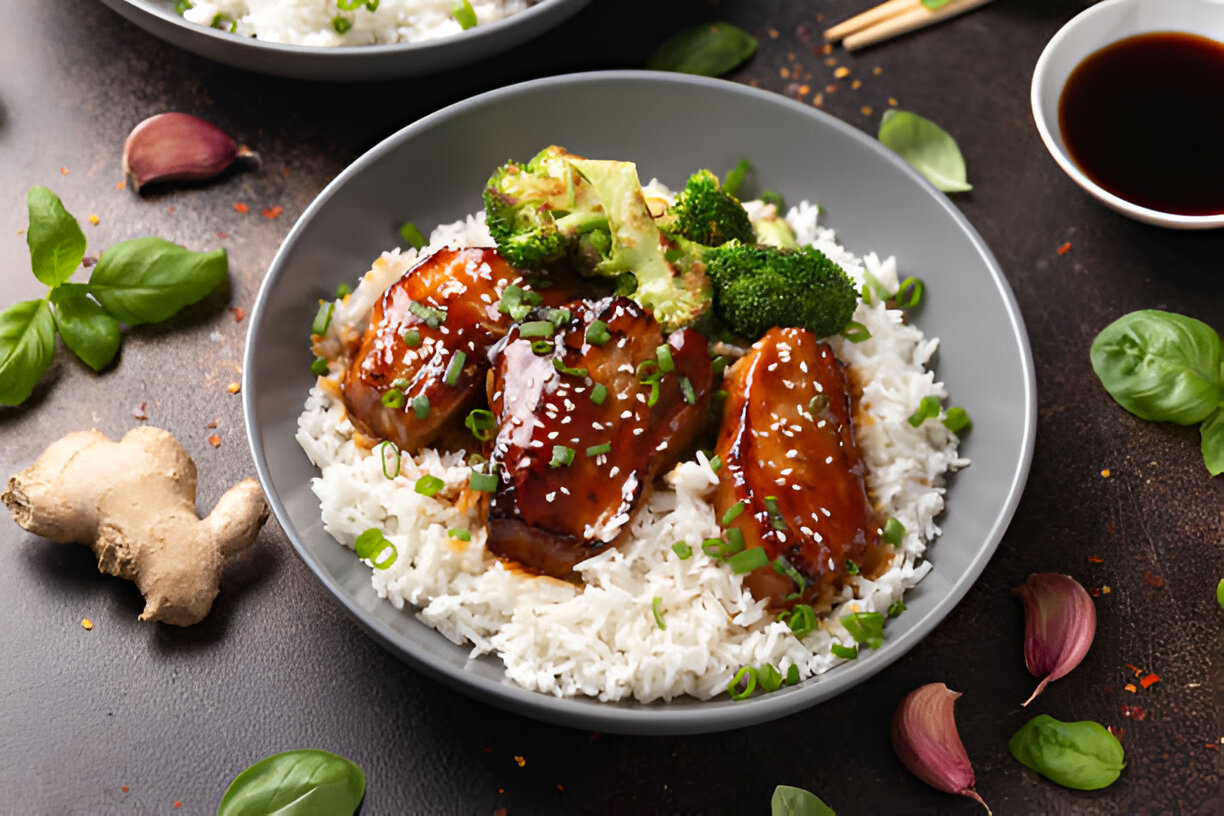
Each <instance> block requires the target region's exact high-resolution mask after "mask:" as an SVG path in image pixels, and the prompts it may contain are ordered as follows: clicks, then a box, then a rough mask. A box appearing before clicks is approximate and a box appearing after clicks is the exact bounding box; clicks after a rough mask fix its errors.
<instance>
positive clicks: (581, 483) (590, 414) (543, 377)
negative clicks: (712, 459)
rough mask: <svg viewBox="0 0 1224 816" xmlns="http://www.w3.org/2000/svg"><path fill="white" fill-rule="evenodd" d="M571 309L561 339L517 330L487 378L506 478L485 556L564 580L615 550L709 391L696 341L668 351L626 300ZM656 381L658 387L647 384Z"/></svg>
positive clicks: (529, 328) (701, 341)
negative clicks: (589, 561) (579, 567)
mask: <svg viewBox="0 0 1224 816" xmlns="http://www.w3.org/2000/svg"><path fill="white" fill-rule="evenodd" d="M568 308H569V311H570V313H571V315H572V322H570V323H569V324H568V325H567V326H565V327H563V328H562V329H561V330H560V331H559V332H558V333H557V334H556V335H555V336H554V334H553V332H551V331H548V332H547V334H546V336H544V335H537V334H535V332H536V331H539V330H540V328H541V327H540V325H539V322H538V321H537V322H534V323H531V322H529V323H526V324H522V325H519V326H515V327H514V328H513V329H512V330H511V331H510V333H509V335H507V337H506V341H505V345H504V347H503V348H502V349H501V352H500V354H499V355H497V361H496V363H495V364H494V367H493V371H492V374H491V375H490V377H489V405H490V407H491V408H492V411H493V416H494V418H495V420H496V422H497V426H498V431H497V436H496V437H495V439H494V442H493V446H492V459H493V461H494V463H495V464H496V466H497V467H498V468H499V470H500V474H501V478H500V485H499V487H498V490H497V492H496V493H495V494H494V496H493V500H492V502H491V504H490V508H489V538H488V547H489V549H490V550H491V551H493V552H494V553H496V554H498V555H501V556H503V557H506V558H510V559H513V560H515V561H518V562H519V563H521V564H523V565H526V566H528V567H530V568H533V569H535V570H539V571H540V572H543V573H545V574H548V575H553V576H557V577H567V576H572V572H573V567H574V565H575V564H577V563H578V562H580V561H583V560H585V559H586V558H589V557H591V556H593V555H595V554H596V553H599V552H601V551H602V550H603V549H604V548H605V547H607V546H613V545H615V544H617V543H619V541H620V540H621V539H622V537H623V535H624V534H625V533H626V531H627V530H628V529H629V522H630V519H631V518H632V517H633V514H634V512H635V511H636V510H637V509H638V507H640V506H641V504H642V503H643V502H644V501H645V499H646V497H647V495H648V494H649V491H650V486H651V483H652V482H653V480H654V478H655V475H656V474H657V473H659V472H660V471H661V470H662V469H663V468H665V467H667V466H668V465H669V464H670V463H672V462H674V461H676V460H677V458H678V457H679V456H680V455H681V453H682V452H683V451H684V448H685V447H686V446H687V445H688V444H689V443H690V442H691V441H692V439H693V438H694V436H695V434H696V433H697V431H698V429H699V426H700V424H701V419H702V417H703V416H704V414H705V411H706V407H707V404H708V402H709V399H710V388H711V381H712V372H711V367H710V356H709V351H708V346H707V343H706V339H705V337H704V336H702V335H701V334H699V333H698V332H696V331H693V330H691V329H683V330H680V331H676V332H673V333H672V334H671V335H670V336H669V337H667V338H666V340H665V339H664V337H663V332H662V330H661V329H660V327H659V324H658V323H657V322H656V321H655V319H654V318H653V317H651V316H650V315H649V314H648V313H646V312H645V311H643V310H642V308H641V307H639V306H638V305H637V304H636V303H634V302H633V301H631V300H628V299H627V298H607V299H604V300H601V301H596V302H590V301H576V302H574V303H571V304H569V306H568ZM601 326H602V327H603V329H602V330H600V327H601ZM525 333H526V334H528V335H534V336H524V334H525ZM533 343H534V344H535V348H534V349H533ZM554 343H555V347H554V348H551V349H550V348H549V347H550V346H552V345H553V344H554ZM664 344H666V349H667V350H666V351H665V352H663V353H660V351H659V347H660V346H663V345H664ZM646 361H655V362H654V363H647V362H646ZM656 366H658V368H656ZM639 367H641V368H639ZM668 369H670V370H668ZM652 374H657V375H658V381H657V383H656V384H653V385H652V384H651V383H650V382H646V383H643V382H642V378H643V377H645V378H647V379H650V378H651V377H652Z"/></svg>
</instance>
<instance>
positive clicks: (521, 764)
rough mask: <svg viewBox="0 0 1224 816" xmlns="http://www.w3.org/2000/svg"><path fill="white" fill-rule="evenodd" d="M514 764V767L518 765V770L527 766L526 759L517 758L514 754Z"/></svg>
mask: <svg viewBox="0 0 1224 816" xmlns="http://www.w3.org/2000/svg"><path fill="white" fill-rule="evenodd" d="M514 762H515V764H516V765H518V766H519V767H520V768H522V767H524V766H525V765H526V764H527V758H526V757H521V756H519V755H518V754H515V755H514Z"/></svg>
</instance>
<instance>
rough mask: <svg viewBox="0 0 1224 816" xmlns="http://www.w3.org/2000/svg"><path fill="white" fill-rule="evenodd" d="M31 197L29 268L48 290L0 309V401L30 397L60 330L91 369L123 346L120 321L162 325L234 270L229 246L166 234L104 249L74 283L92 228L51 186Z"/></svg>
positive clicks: (36, 190)
mask: <svg viewBox="0 0 1224 816" xmlns="http://www.w3.org/2000/svg"><path fill="white" fill-rule="evenodd" d="M27 203H28V206H29V211H30V226H29V229H28V230H27V231H26V241H27V243H28V244H29V246H30V266H31V269H32V270H33V272H34V276H35V277H36V278H38V280H39V281H41V282H42V283H44V284H46V286H47V288H48V291H47V294H46V295H44V296H43V297H42V298H41V299H40V300H27V301H25V302H23V303H18V304H16V305H14V306H10V307H9V308H8V309H6V310H4V311H3V312H0V405H19V404H21V403H22V402H25V400H26V399H28V398H29V396H30V393H31V392H32V391H33V390H34V386H35V385H37V384H38V380H39V379H40V378H41V377H42V375H43V374H45V373H46V371H47V369H48V368H49V367H50V365H51V358H52V357H54V355H55V334H56V332H57V331H58V332H59V334H60V336H61V337H63V338H64V344H65V345H66V346H68V348H70V349H72V351H73V352H75V353H76V355H77V356H78V357H80V358H81V360H82V361H84V362H85V364H86V365H88V366H89V367H90V368H92V369H94V370H95V371H99V370H101V369H102V368H104V367H105V366H106V365H107V364H108V363H110V361H111V360H113V359H114V357H115V354H116V353H117V352H118V350H119V343H120V340H121V335H120V332H119V324H120V323H127V324H128V325H132V326H134V325H138V324H140V323H157V322H160V321H163V320H166V319H167V318H169V317H171V316H172V315H174V314H175V313H177V312H178V311H179V310H180V309H182V308H183V307H184V306H188V305H190V304H192V303H195V302H197V301H199V300H202V299H203V298H204V297H206V296H207V295H208V293H210V292H212V291H213V290H214V289H216V288H217V287H218V286H220V285H221V283H222V282H224V281H225V279H226V277H227V276H228V274H229V262H228V259H227V258H226V254H225V250H223V249H218V250H214V251H213V252H192V251H191V250H188V249H184V248H183V247H181V246H178V245H177V244H172V243H170V242H169V241H166V240H163V239H161V238H136V239H133V240H131V241H123V242H121V243H118V244H115V245H114V246H112V247H111V248H110V249H108V250H107V251H106V252H104V253H103V254H102V257H101V259H100V260H99V261H98V263H97V265H96V266H95V267H94V268H93V271H92V273H91V274H90V277H89V282H88V283H69V282H68V279H69V278H70V277H72V274H73V273H74V272H76V270H77V268H78V267H79V266H80V265H81V261H82V260H83V259H84V257H85V248H86V244H85V234H84V233H83V232H81V226H80V224H78V223H77V220H76V219H75V218H73V217H72V215H70V214H69V213H68V211H67V210H66V209H64V205H63V202H61V201H60V200H59V198H58V197H57V196H56V195H55V193H53V192H51V191H50V190H48V189H47V188H46V187H34V188H31V190H30V193H29V196H28V197H27Z"/></svg>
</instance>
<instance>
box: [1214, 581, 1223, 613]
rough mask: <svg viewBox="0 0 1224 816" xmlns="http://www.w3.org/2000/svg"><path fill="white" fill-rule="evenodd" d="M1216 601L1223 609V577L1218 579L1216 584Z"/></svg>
mask: <svg viewBox="0 0 1224 816" xmlns="http://www.w3.org/2000/svg"><path fill="white" fill-rule="evenodd" d="M1216 603H1218V604H1219V605H1220V608H1221V609H1224V578H1221V579H1220V583H1218V584H1216Z"/></svg>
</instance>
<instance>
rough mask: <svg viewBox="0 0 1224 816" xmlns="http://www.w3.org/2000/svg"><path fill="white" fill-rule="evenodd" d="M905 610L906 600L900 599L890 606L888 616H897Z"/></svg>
mask: <svg viewBox="0 0 1224 816" xmlns="http://www.w3.org/2000/svg"><path fill="white" fill-rule="evenodd" d="M904 611H905V601H901V600H898V601H897V602H896V603H894V604H892V605H891V606H889V607H888V617H890V618H895V617H897V616H898V615H900V614H901V613H902V612H904Z"/></svg>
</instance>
